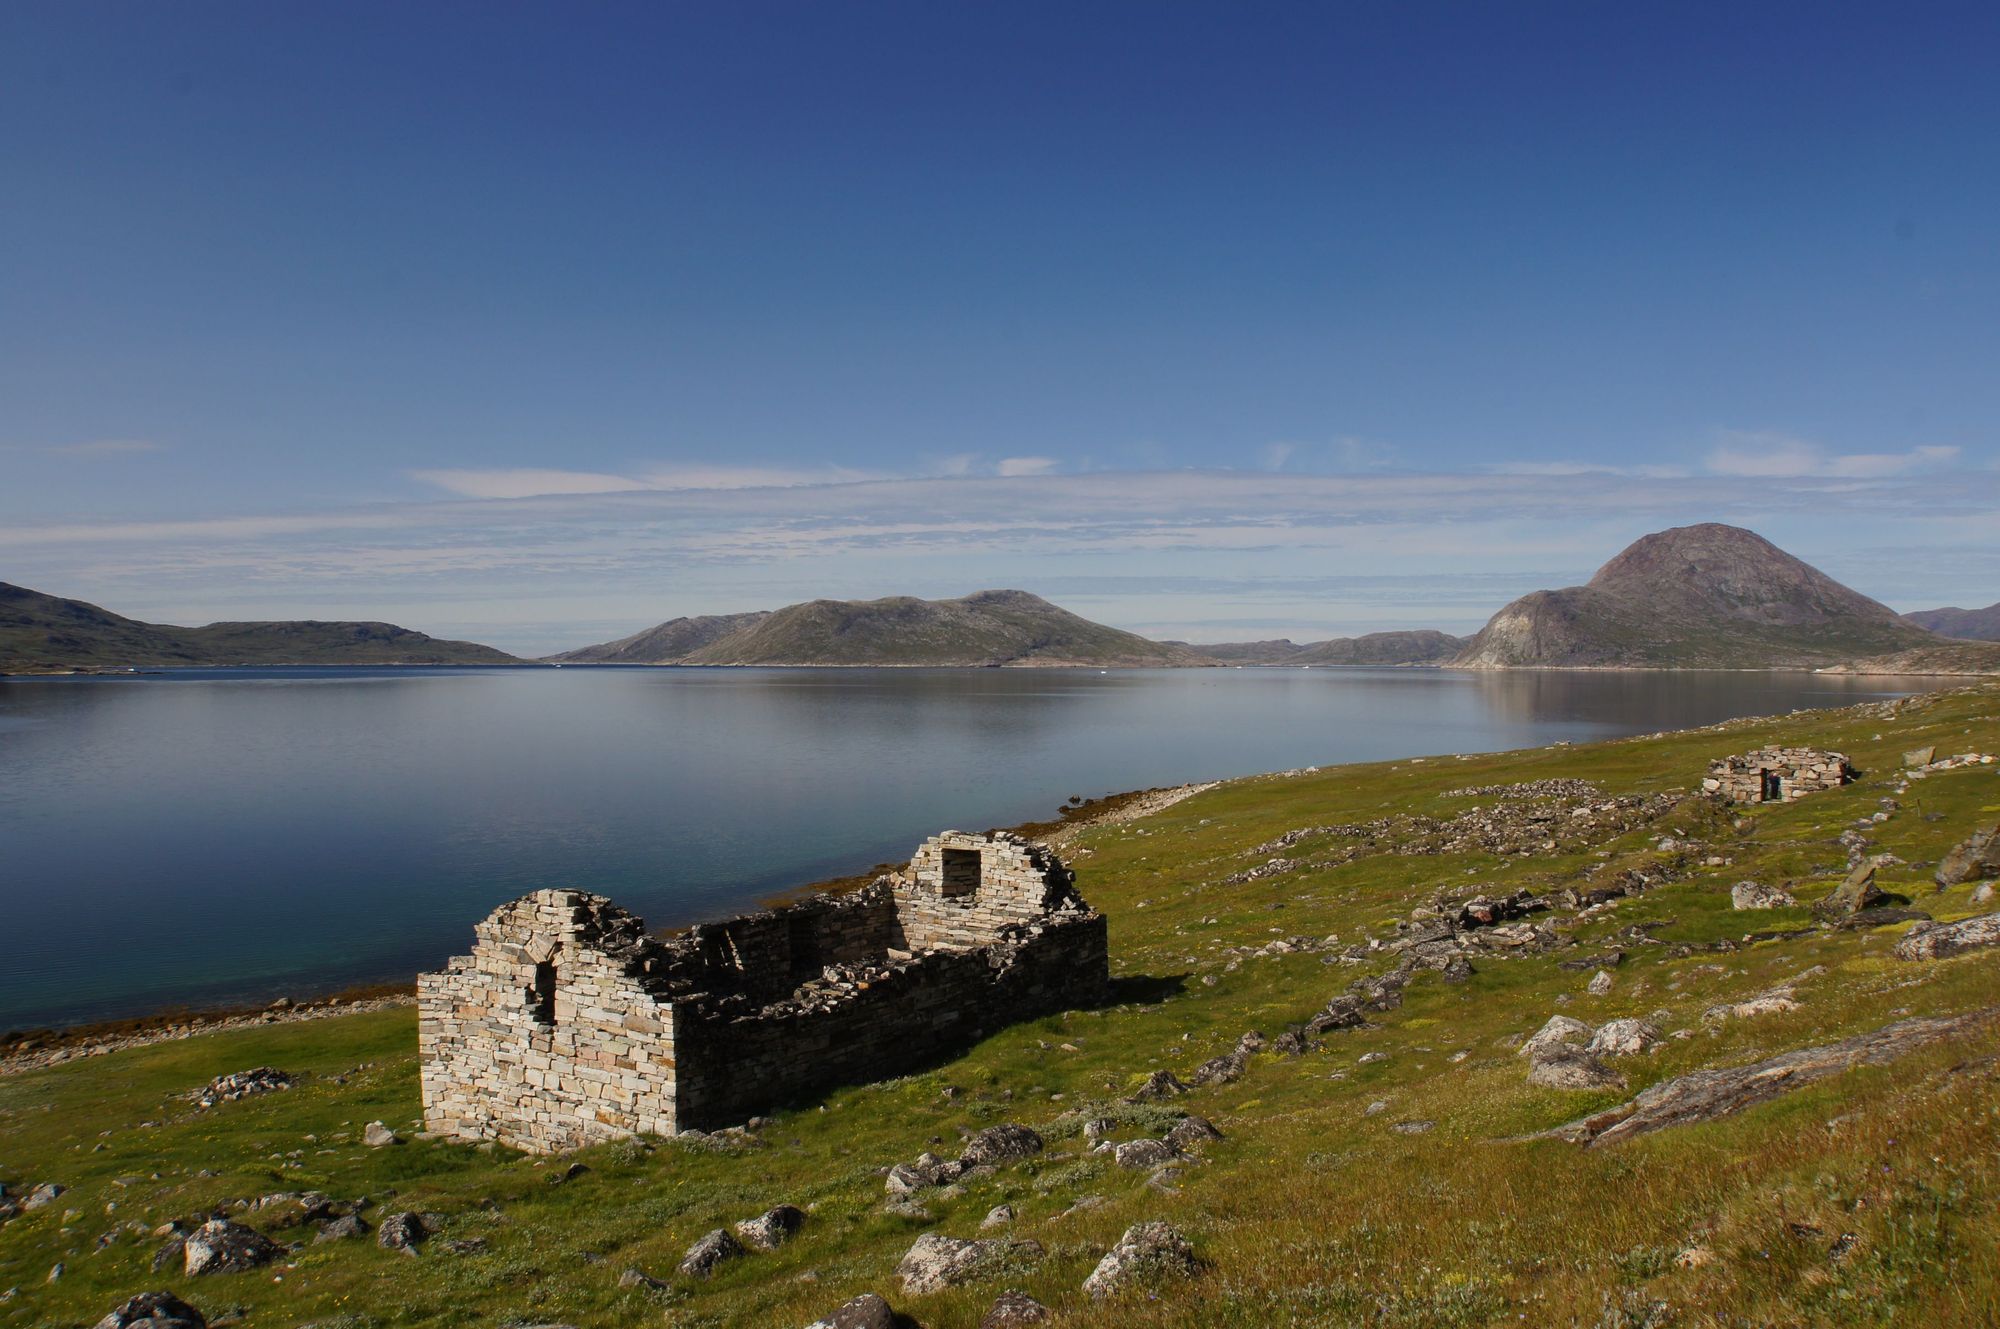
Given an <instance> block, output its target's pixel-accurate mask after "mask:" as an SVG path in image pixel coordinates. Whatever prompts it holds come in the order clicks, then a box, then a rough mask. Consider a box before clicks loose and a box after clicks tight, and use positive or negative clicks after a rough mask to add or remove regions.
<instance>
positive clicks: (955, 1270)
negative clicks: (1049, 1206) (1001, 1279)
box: [896, 1232, 1042, 1293]
mask: <svg viewBox="0 0 2000 1329" xmlns="http://www.w3.org/2000/svg"><path fill="white" fill-rule="evenodd" d="M1041 1254H1042V1246H1041V1243H1040V1242H1035V1241H1003V1240H1000V1239H998V1238H986V1239H983V1240H978V1241H966V1240H964V1239H963V1238H959V1237H947V1236H945V1235H944V1234H942V1233H939V1232H926V1233H924V1235H923V1236H921V1237H918V1238H917V1240H916V1244H915V1245H913V1246H911V1247H910V1249H909V1251H908V1253H906V1254H905V1255H904V1256H903V1258H902V1260H901V1261H900V1262H899V1263H898V1264H897V1265H896V1276H897V1277H898V1278H901V1279H902V1280H903V1290H904V1291H905V1292H910V1293H924V1292H937V1291H939V1290H941V1289H943V1288H948V1287H956V1286H958V1285H959V1284H960V1283H969V1282H971V1281H972V1280H974V1279H977V1278H989V1277H991V1276H993V1275H994V1274H997V1273H999V1272H1001V1271H1002V1270H1003V1269H1004V1268H1006V1267H1007V1266H1009V1265H1012V1264H1015V1263H1017V1262H1023V1261H1028V1260H1033V1259H1037V1258H1039V1257H1040V1256H1041Z"/></svg>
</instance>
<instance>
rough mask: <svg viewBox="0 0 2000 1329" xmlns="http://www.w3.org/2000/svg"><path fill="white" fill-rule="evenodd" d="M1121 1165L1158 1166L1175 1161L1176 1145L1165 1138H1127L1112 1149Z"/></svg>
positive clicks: (1134, 1166) (1113, 1154)
mask: <svg viewBox="0 0 2000 1329" xmlns="http://www.w3.org/2000/svg"><path fill="white" fill-rule="evenodd" d="M1111 1157H1112V1158H1113V1160H1115V1161H1116V1162H1117V1164H1118V1166H1119V1167H1133V1168H1138V1167H1158V1166H1159V1165H1160V1164H1162V1163H1171V1162H1173V1161H1174V1158H1175V1154H1174V1147H1173V1146H1172V1145H1170V1144H1168V1143H1167V1142H1166V1141H1165V1140H1127V1141H1126V1142H1125V1143H1124V1144H1121V1145H1119V1146H1118V1147H1117V1148H1116V1149H1114V1150H1112V1151H1111Z"/></svg>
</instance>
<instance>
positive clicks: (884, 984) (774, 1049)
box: [417, 831, 1109, 1153]
mask: <svg viewBox="0 0 2000 1329" xmlns="http://www.w3.org/2000/svg"><path fill="white" fill-rule="evenodd" d="M1075 880H1076V874H1075V873H1074V872H1071V871H1070V870H1069V869H1067V868H1065V867H1064V866H1063V865H1062V862H1061V860H1059V859H1058V858H1057V857H1056V856H1055V854H1053V853H1052V852H1050V851H1049V850H1048V849H1046V848H1045V847H1043V846H1041V845H1038V844H1034V843H1032V842H1030V841H1027V840H1024V839H1021V838H1020V837H1018V836H1014V835H1008V834H1005V833H1001V832H994V833H991V834H988V835H968V834H964V833H961V832H958V831H946V832H944V833H943V834H941V835H937V836H933V837H932V838H931V839H929V840H927V841H925V842H924V843H923V844H922V845H921V846H919V847H918V849H917V852H916V856H915V857H914V858H912V859H911V860H910V863H909V865H908V867H907V868H905V869H903V870H902V871H900V872H897V873H892V874H890V875H888V876H884V877H881V878H878V879H877V880H876V881H875V882H873V883H872V884H870V885H869V886H867V887H865V888H863V889H861V890H859V891H855V892H852V893H850V894H844V895H815V896H810V897H808V898H806V899H804V900H801V901H799V902H797V903H795V904H790V905H786V906H783V907H781V908H776V909H767V910H763V911H760V912H758V913H753V914H745V915H743V916H741V917H738V918H732V919H729V920H727V921H725V922H720V923H703V924H699V925H697V926H695V927H693V928H690V929H689V930H688V931H687V932H686V933H684V934H682V935H680V936H677V937H672V938H662V937H656V936H653V935H651V934H649V933H648V932H647V931H646V929H645V925H644V924H643V923H642V921H641V920H639V919H638V918H635V917H634V916H632V915H631V914H628V913H626V912H625V911H624V910H623V909H620V908H619V907H618V906H617V905H615V904H613V903H612V902H611V901H610V900H608V899H606V898H605V897H603V896H601V895H592V894H589V893H587V892H585V891H579V890H541V891H536V892H534V893H533V894H531V895H525V896H522V897H521V898H520V899H518V900H514V901H511V902H510V903H508V904H504V905H502V906H500V908H498V909H496V910H494V911H493V913H492V914H491V915H490V916H489V917H488V918H487V919H486V921H485V922H483V923H480V924H479V925H477V926H476V927H475V928H474V929H473V931H474V935H475V941H474V944H473V948H472V953H471V954H470V955H462V956H458V957H455V958H454V959H452V960H451V961H450V962H449V963H447V964H446V966H445V967H444V968H443V969H442V970H440V971H438V972H436V973H429V974H423V975H421V976H419V978H418V980H417V1004H418V1034H417V1041H418V1056H419V1060H420V1061H421V1063H422V1079H423V1101H424V1124H425V1126H426V1127H427V1128H428V1129H429V1130H431V1131H433V1132H436V1133H437V1134H439V1135H443V1136H446V1137H448V1138H452V1139H458V1140H495V1141H498V1142H500V1143H502V1144H507V1145H511V1146H514V1147H516V1148H520V1149H525V1150H529V1151H531V1152H537V1153H546V1152H551V1151H554V1150H560V1149H571V1148H575V1147H577V1146H579V1145H583V1144H588V1143H591V1142H593V1141H597V1140H604V1139H609V1138H613V1137H616V1136H622V1135H631V1134H636V1133H652V1134H660V1135H671V1134H674V1133H675V1132H677V1131H682V1130H688V1129H698V1130H713V1129H716V1128H718V1127H721V1126H725V1125H731V1124H735V1123H739V1122H742V1121H744V1120H745V1119H747V1118H748V1117H750V1116H751V1115H752V1114H754V1113H757V1112H761V1111H766V1110H768V1109H770V1108H771V1107H773V1106H775V1105H777V1104H779V1103H783V1102H785V1101H788V1100H794V1099H797V1098H799V1097H801V1096H803V1095H805V1094H808V1093H810V1092H812V1091H814V1090H818V1089H824V1088H826V1087H828V1086H831V1085H834V1084H841V1083H853V1082H859V1081H865V1080H873V1079H880V1078H883V1077H886V1076H891V1075H896V1074H901V1073H903V1072H906V1071H909V1070H911V1069H913V1068H915V1067H917V1066H919V1065H922V1064H924V1063H925V1062H928V1061H930V1060H933V1059H935V1058H936V1057H938V1056H940V1055H942V1054H944V1053H947V1052H950V1051H954V1050H957V1049H959V1048H962V1047H964V1046H965V1045H966V1044H967V1043H968V1042H970V1041H971V1040H973V1039H975V1038H977V1037H979V1036H981V1035H983V1034H985V1033H988V1032H990V1031H992V1030H994V1029H997V1028H999V1027H1001V1026H1003V1025H1006V1024H1010V1023H1013V1022H1016V1021H1019V1020H1023V1019H1028V1018H1032V1017H1034V1016H1039V1015H1044V1014H1048V1013H1050V1012H1053V1011H1058V1010H1064V1009H1069V1008H1072V1007H1076V1006H1081V1005H1088V1004H1090V1003H1092V1002H1095V1001H1097V1000H1099V999H1101V997H1102V996H1103V994H1104V992H1105V989H1106V986H1107V984H1108V982H1109V967H1108V961H1107V955H1106V948H1105V926H1104V916H1103V915H1102V914H1099V913H1097V912H1096V911H1094V910H1093V909H1091V908H1090V906H1089V905H1087V904H1085V903H1084V901H1083V898H1082V897H1081V896H1079V895H1078V894H1077V892H1076V887H1075V884H1074V883H1075Z"/></svg>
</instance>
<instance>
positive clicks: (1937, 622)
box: [1903, 605, 2000, 641]
mask: <svg viewBox="0 0 2000 1329" xmlns="http://www.w3.org/2000/svg"><path fill="white" fill-rule="evenodd" d="M1903 621H1904V622H1905V623H1914V624H1916V625H1917V626H1918V627H1920V628H1927V629H1929V630H1930V631H1932V632H1935V633H1937V634H1938V636H1940V637H1954V638H1957V639H1958V640H1960V641H2000V605H1988V606H1986V608H1984V609H1919V610H1916V611H1915V612H1913V613H1908V614H1905V615H1903Z"/></svg>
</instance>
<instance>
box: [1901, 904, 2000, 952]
mask: <svg viewBox="0 0 2000 1329" xmlns="http://www.w3.org/2000/svg"><path fill="white" fill-rule="evenodd" d="M1985 946H2000V914H1982V915H1981V916H1980V917H1978V918H1967V919H1962V920H1960V921H1959V922H1956V923H1919V924H1917V925H1916V926H1915V927H1913V928H1911V929H1910V932H1909V935H1908V936H1906V937H1904V938H1903V939H1902V940H1901V941H1899V942H1897V943H1896V958H1897V959H1898V960H1943V959H1946V958H1948V957H1950V956H1953V955H1959V954H1962V953H1964V952H1966V951H1972V950H1978V949H1980V948H1981V947H1985Z"/></svg>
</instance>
